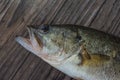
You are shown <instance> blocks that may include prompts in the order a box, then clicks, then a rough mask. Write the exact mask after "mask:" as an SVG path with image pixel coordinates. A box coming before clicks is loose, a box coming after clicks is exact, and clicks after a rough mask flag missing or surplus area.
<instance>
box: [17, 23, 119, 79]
mask: <svg viewBox="0 0 120 80" xmlns="http://www.w3.org/2000/svg"><path fill="white" fill-rule="evenodd" d="M28 32H29V36H30V39H26V38H23V37H17V38H16V41H17V42H18V43H19V44H21V45H22V46H23V47H24V48H26V49H27V50H29V51H30V52H32V53H34V54H35V55H37V56H38V57H40V58H42V59H43V60H44V61H46V62H47V63H48V64H50V65H51V66H53V67H55V68H56V69H58V70H60V71H62V72H63V73H65V74H67V75H69V76H71V77H73V78H75V79H78V80H81V79H83V80H120V38H118V37H115V36H112V35H110V34H107V33H105V32H102V31H98V30H95V29H91V28H88V27H84V26H78V25H40V26H34V25H33V26H30V27H28Z"/></svg>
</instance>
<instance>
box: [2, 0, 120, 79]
mask: <svg viewBox="0 0 120 80" xmlns="http://www.w3.org/2000/svg"><path fill="white" fill-rule="evenodd" d="M44 23H45V24H78V25H84V26H88V27H91V28H95V29H98V30H101V31H105V32H108V33H111V34H113V35H116V36H120V0H0V80H73V79H72V78H70V77H68V76H66V75H65V74H63V73H61V72H60V71H58V70H56V69H54V68H53V67H51V66H49V65H48V64H47V63H45V62H44V61H42V60H41V59H40V58H38V57H37V56H35V55H33V54H30V52H28V51H26V50H25V49H24V48H23V47H21V46H20V45H19V44H17V43H16V42H15V40H14V38H15V36H16V35H24V36H27V32H26V25H29V24H33V25H34V24H35V25H40V24H44Z"/></svg>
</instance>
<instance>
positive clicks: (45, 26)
mask: <svg viewBox="0 0 120 80" xmlns="http://www.w3.org/2000/svg"><path fill="white" fill-rule="evenodd" d="M40 31H41V33H47V32H49V25H42V26H41V27H40Z"/></svg>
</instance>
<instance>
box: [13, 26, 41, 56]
mask: <svg viewBox="0 0 120 80" xmlns="http://www.w3.org/2000/svg"><path fill="white" fill-rule="evenodd" d="M27 30H28V34H29V38H24V37H21V36H18V37H16V38H15V40H16V41H17V42H18V43H19V44H20V45H22V46H23V47H24V48H25V49H27V50H28V51H30V52H32V53H36V54H38V52H40V51H41V50H42V48H43V43H42V40H41V39H40V36H39V37H38V35H37V34H36V33H35V31H36V30H35V29H34V28H32V27H31V26H27Z"/></svg>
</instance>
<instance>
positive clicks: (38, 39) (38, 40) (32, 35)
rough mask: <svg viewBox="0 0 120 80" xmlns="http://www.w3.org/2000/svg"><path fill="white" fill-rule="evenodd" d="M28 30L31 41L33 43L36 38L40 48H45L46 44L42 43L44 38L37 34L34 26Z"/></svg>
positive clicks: (30, 26)
mask: <svg viewBox="0 0 120 80" xmlns="http://www.w3.org/2000/svg"><path fill="white" fill-rule="evenodd" d="M27 30H28V33H29V38H30V39H31V41H32V38H33V37H34V38H35V39H36V41H37V43H38V44H39V45H40V47H41V48H43V45H44V44H43V41H42V36H41V35H39V34H38V33H37V29H36V28H35V27H33V26H32V25H28V26H27Z"/></svg>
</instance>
